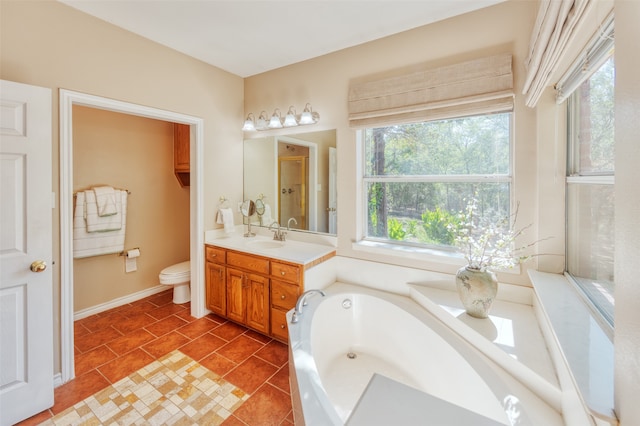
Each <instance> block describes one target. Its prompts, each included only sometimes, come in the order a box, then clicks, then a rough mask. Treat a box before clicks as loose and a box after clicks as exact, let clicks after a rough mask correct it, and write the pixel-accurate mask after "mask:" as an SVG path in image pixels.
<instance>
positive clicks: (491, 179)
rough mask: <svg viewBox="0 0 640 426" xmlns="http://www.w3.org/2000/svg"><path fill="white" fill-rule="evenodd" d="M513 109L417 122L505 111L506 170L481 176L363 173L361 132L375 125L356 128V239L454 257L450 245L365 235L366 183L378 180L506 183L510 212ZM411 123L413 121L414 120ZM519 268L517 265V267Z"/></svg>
mask: <svg viewBox="0 0 640 426" xmlns="http://www.w3.org/2000/svg"><path fill="white" fill-rule="evenodd" d="M514 113H515V112H514V110H513V109H508V110H504V109H496V110H495V111H491V112H486V113H481V114H473V115H461V116H451V117H447V118H443V119H437V120H423V121H419V122H418V123H428V122H432V121H443V120H456V119H464V118H470V117H480V116H489V115H493V114H508V116H509V171H508V173H507V174H504V175H495V174H492V175H485V174H469V175H460V174H455V175H406V176H404V175H400V176H398V175H385V176H367V175H366V170H367V165H366V158H367V155H366V143H365V136H364V133H365V132H366V131H367V130H369V129H372V128H375V127H367V128H364V129H360V130H358V140H359V142H360V143H359V148H360V149H359V154H358V156H359V162H360V164H361V167H360V170H359V171H358V174H359V176H358V178H359V179H358V180H359V184H360V185H359V186H360V188H359V191H360V197H359V198H360V206H359V208H360V209H361V212H360V218H361V223H362V226H361V228H360V231H359V232H358V234H359V235H360V238H359V240H360V241H361V242H365V243H373V244H380V245H383V246H387V247H391V248H393V247H396V248H402V250H404V251H406V250H408V251H416V252H427V253H430V254H436V255H442V256H446V257H451V256H452V255H453V253H456V254H455V256H456V257H458V254H457V249H456V248H455V247H454V246H445V245H437V244H423V243H416V242H411V241H399V240H392V239H389V238H380V237H372V236H369V235H367V229H368V224H369V222H368V221H369V214H368V208H367V207H368V192H367V187H368V184H369V183H375V182H381V183H394V182H400V183H480V184H482V183H507V184H508V185H509V210H510V212H512V211H514V208H515V207H516V206H515V201H514V200H515V197H514V162H515V140H514V139H515V129H514ZM414 123H415V122H414ZM404 124H412V123H397V124H396V125H398V126H400V125H404ZM385 126H387V125H381V126H379V127H385ZM460 257H461V256H460ZM518 269H519V268H518Z"/></svg>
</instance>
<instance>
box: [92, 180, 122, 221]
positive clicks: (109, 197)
mask: <svg viewBox="0 0 640 426" xmlns="http://www.w3.org/2000/svg"><path fill="white" fill-rule="evenodd" d="M93 192H94V193H95V195H96V203H97V204H98V216H100V217H104V216H113V215H114V214H116V213H118V208H117V207H116V191H115V190H114V189H113V188H112V187H110V186H96V187H94V188H93Z"/></svg>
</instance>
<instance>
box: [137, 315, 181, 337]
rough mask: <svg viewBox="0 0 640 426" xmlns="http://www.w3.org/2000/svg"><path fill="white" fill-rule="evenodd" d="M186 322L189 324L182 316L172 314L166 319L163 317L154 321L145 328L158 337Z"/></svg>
mask: <svg viewBox="0 0 640 426" xmlns="http://www.w3.org/2000/svg"><path fill="white" fill-rule="evenodd" d="M185 324H187V322H186V321H185V320H183V319H182V318H178V317H177V316H175V315H171V316H168V317H166V318H164V319H161V320H160V321H157V322H154V323H153V324H151V325H148V326H146V327H145V329H146V330H147V331H149V332H151V333H153V334H154V335H155V336H156V337H158V336H162V335H163V334H167V333H169V332H171V331H174V330H177V329H179V328H181V327H182V326H183V325H185Z"/></svg>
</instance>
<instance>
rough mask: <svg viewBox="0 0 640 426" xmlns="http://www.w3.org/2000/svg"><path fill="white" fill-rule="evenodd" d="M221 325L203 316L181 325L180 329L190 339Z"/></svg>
mask: <svg viewBox="0 0 640 426" xmlns="http://www.w3.org/2000/svg"><path fill="white" fill-rule="evenodd" d="M176 315H179V314H176ZM219 326H220V324H218V323H215V322H213V321H211V320H210V319H209V318H207V317H203V318H199V319H197V320H195V321H193V322H191V323H189V324H187V325H185V326H184V327H181V328H180V329H179V330H178V331H179V332H180V333H182V334H184V335H185V336H187V337H188V338H190V339H195V338H196V337H198V336H202V335H203V334H205V333H208V332H209V331H211V330H213V329H214V328H216V327H219Z"/></svg>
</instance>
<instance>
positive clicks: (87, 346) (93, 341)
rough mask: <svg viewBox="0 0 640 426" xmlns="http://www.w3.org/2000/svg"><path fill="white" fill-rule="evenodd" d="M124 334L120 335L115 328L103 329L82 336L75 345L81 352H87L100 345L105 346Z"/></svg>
mask: <svg viewBox="0 0 640 426" xmlns="http://www.w3.org/2000/svg"><path fill="white" fill-rule="evenodd" d="M122 334H123V333H120V332H119V331H117V330H116V329H115V328H113V327H109V328H103V329H102V330H100V331H96V332H95V333H89V334H85V335H84V336H80V337H79V338H78V339H77V340H75V342H74V344H75V346H76V347H77V348H78V350H80V352H83V353H84V352H87V351H89V350H91V349H93V348H97V347H98V346H100V345H104V344H105V343H108V342H110V341H112V340H114V339H117V338H118V337H120V336H122Z"/></svg>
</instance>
